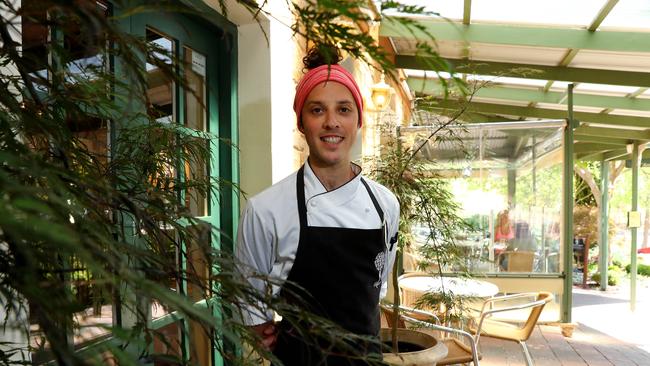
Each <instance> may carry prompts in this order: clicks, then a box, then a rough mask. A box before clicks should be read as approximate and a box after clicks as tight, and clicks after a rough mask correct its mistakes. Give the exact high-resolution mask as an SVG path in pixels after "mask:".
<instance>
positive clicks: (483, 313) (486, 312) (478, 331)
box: [476, 299, 547, 337]
mask: <svg viewBox="0 0 650 366" xmlns="http://www.w3.org/2000/svg"><path fill="white" fill-rule="evenodd" d="M546 302H547V300H546V299H542V300H537V301H533V302H529V303H525V304H520V305H513V306H507V307H503V308H498V309H489V310H484V309H481V318H480V319H479V322H478V325H477V327H476V336H477V337H480V334H481V328H482V327H483V321H484V320H485V318H486V317H487V316H489V315H492V314H494V313H502V312H506V311H512V310H521V309H527V308H532V307H535V306H540V305H544V304H546Z"/></svg>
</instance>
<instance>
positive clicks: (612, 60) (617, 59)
mask: <svg viewBox="0 0 650 366" xmlns="http://www.w3.org/2000/svg"><path fill="white" fill-rule="evenodd" d="M647 21H648V23H650V18H648V19H647ZM648 42H650V34H648ZM569 66H571V67H581V68H587V69H602V70H621V71H638V72H648V70H650V54H648V53H633V52H626V53H620V52H604V51H591V50H581V51H580V52H578V54H577V55H576V57H575V58H574V59H573V61H571V64H570V65H569Z"/></svg>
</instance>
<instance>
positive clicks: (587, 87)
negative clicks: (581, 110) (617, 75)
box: [573, 83, 639, 96]
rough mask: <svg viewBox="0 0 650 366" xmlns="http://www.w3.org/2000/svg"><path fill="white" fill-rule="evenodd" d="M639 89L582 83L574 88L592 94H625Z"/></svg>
mask: <svg viewBox="0 0 650 366" xmlns="http://www.w3.org/2000/svg"><path fill="white" fill-rule="evenodd" d="M638 89H639V88H638V87H635V86H623V85H607V84H590V83H580V84H577V85H576V87H575V88H574V89H573V90H574V91H579V92H584V93H590V94H599V95H603V94H604V95H614V96H623V95H627V94H630V93H634V92H635V91H637V90H638Z"/></svg>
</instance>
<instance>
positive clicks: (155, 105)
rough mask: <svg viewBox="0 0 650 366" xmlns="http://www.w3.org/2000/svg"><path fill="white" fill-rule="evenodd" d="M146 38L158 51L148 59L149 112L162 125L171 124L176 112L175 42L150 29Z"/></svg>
mask: <svg viewBox="0 0 650 366" xmlns="http://www.w3.org/2000/svg"><path fill="white" fill-rule="evenodd" d="M146 36H147V41H148V42H150V43H152V44H154V45H155V46H156V47H157V49H158V50H157V51H156V52H153V53H152V54H150V55H148V57H147V63H146V69H147V74H148V75H147V84H148V89H147V99H148V102H149V105H148V108H147V112H148V113H149V116H151V117H153V118H155V119H156V120H157V121H158V122H160V123H171V122H172V121H173V120H174V116H175V111H176V103H174V100H175V97H174V96H175V90H174V89H175V87H174V82H173V80H172V79H171V78H170V72H171V69H170V68H171V67H172V65H173V64H172V57H171V56H172V55H173V52H174V42H173V41H172V39H170V38H168V37H166V36H164V35H162V34H161V33H159V32H156V31H154V30H152V29H149V28H147V32H146Z"/></svg>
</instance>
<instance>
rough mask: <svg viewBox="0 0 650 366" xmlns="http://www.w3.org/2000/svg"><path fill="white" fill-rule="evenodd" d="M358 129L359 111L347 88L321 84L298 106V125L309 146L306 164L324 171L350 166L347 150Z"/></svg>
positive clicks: (339, 85) (341, 85)
mask: <svg viewBox="0 0 650 366" xmlns="http://www.w3.org/2000/svg"><path fill="white" fill-rule="evenodd" d="M358 128H359V110H358V108H357V105H356V104H355V102H354V98H353V97H352V93H351V92H350V90H348V88H346V87H345V86H343V84H339V83H337V82H333V81H329V82H322V83H320V84H318V85H316V87H315V88H314V89H313V90H312V91H311V92H310V93H309V95H308V96H307V99H306V100H305V104H304V105H303V107H302V126H301V128H300V131H301V132H302V133H303V134H304V135H305V139H306V140H307V145H309V163H310V164H311V165H312V166H316V167H320V168H325V167H335V166H338V165H341V166H343V165H346V166H347V165H349V164H350V149H352V145H353V144H354V141H355V139H356V136H357V130H358Z"/></svg>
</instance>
